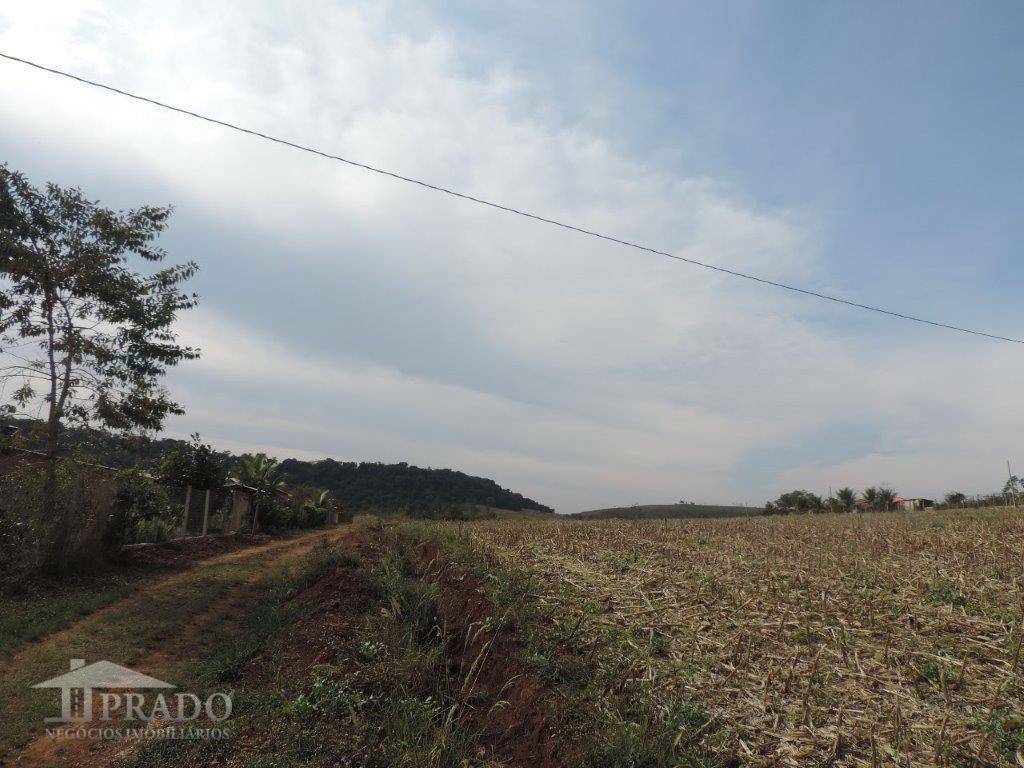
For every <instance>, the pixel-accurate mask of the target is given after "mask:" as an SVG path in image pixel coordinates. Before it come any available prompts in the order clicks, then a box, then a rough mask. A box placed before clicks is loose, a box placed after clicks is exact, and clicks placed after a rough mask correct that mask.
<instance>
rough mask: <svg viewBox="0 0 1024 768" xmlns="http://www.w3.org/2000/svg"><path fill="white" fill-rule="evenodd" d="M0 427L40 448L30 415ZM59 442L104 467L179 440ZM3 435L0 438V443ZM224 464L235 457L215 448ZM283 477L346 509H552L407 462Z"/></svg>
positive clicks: (305, 465)
mask: <svg viewBox="0 0 1024 768" xmlns="http://www.w3.org/2000/svg"><path fill="white" fill-rule="evenodd" d="M0 426H16V427H19V428H20V429H21V436H20V437H19V442H20V444H21V445H22V447H26V448H36V449H38V448H41V447H42V439H41V435H42V430H41V427H42V423H41V422H38V421H34V420H31V419H7V420H4V419H2V418H0ZM61 433H62V442H63V444H64V446H65V448H68V449H71V450H72V451H73V452H74V453H75V454H77V455H78V456H79V457H80V458H83V459H86V460H88V461H93V462H96V463H97V464H104V465H106V466H108V467H118V468H127V467H139V468H142V469H152V468H154V467H156V466H157V465H158V464H159V463H160V460H161V458H162V457H163V455H164V454H165V453H167V452H168V451H169V450H171V449H172V448H173V447H174V446H175V445H178V444H180V443H182V442H185V441H183V440H175V439H172V438H166V437H165V438H158V439H150V438H138V437H133V438H124V437H119V436H117V435H114V434H111V433H110V432H106V431H103V430H98V429H64V430H62V431H61ZM3 440H4V438H3V437H2V436H0V442H2V441H3ZM213 448H214V450H215V455H216V456H217V457H218V458H219V459H221V460H222V461H224V462H225V463H226V464H227V465H228V467H229V468H230V467H232V466H234V465H235V464H236V463H237V462H238V457H237V456H235V455H233V454H230V453H227V452H224V451H216V448H217V446H216V445H214V446H213ZM281 473H282V477H283V478H284V479H285V480H286V481H287V482H289V483H292V484H296V485H298V484H306V485H312V486H315V487H317V488H323V489H325V490H328V491H331V493H332V494H333V495H334V496H335V498H337V499H338V500H339V501H342V502H344V503H346V504H347V505H348V506H349V508H350V509H353V510H356V511H359V510H361V509H367V508H377V509H380V510H381V511H399V510H416V509H419V510H422V509H423V508H427V507H437V506H443V505H447V504H478V505H482V506H487V507H495V508H497V509H510V510H522V509H528V510H535V511H539V512H552V511H553V510H552V509H551V508H550V507H546V506H544V505H543V504H540V503H538V502H536V501H534V500H533V499H528V498H526V497H525V496H523V495H521V494H518V493H514V492H512V491H510V490H507V489H506V488H502V487H501V486H500V485H498V484H497V483H496V482H494V481H493V480H488V479H487V478H486V477H474V476H472V475H467V474H465V473H464V472H457V471H455V470H452V469H421V468H420V467H413V466H410V465H408V464H406V463H404V462H403V463H401V464H380V463H370V462H364V463H362V464H357V463H355V462H339V461H334V460H333V459H324V460H322V461H316V462H309V461H299V460H297V459H285V460H284V461H282V462H281Z"/></svg>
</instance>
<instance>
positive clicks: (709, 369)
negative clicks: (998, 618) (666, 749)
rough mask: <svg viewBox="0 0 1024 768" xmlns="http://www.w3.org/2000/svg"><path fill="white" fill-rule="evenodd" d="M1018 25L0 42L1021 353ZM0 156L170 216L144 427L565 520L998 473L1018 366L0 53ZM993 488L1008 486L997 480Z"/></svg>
mask: <svg viewBox="0 0 1024 768" xmlns="http://www.w3.org/2000/svg"><path fill="white" fill-rule="evenodd" d="M1022 26H1024V6H1022V5H1020V4H1019V3H1015V2H991V3H985V4H982V5H978V4H973V3H966V2H965V3H957V2H916V3H915V2H907V3H901V4H898V5H892V4H887V3H880V2H877V3H875V2H865V3H842V2H824V3H810V2H806V3H805V2H786V3H771V4H765V3H756V2H749V3H748V2H722V3H678V2H671V3H668V2H666V3H644V4H633V3H620V2H603V3H582V2H566V3H560V4H552V3H542V2H534V1H533V0H526V1H525V2H523V1H520V2H516V3H503V2H494V3H476V2H469V1H468V0H446V2H443V3H442V2H427V3H422V2H420V3H412V2H407V0H394V1H393V2H374V3H338V2H324V1H321V2H308V3H301V4H296V3H284V2H265V1H262V2H261V1H257V2H244V3H243V2H235V3H229V2H223V3H209V4H202V5H201V6H197V5H196V4H194V3H186V2H176V1H175V0H162V1H161V2H123V3H122V2H110V3H102V2H92V1H90V0H63V1H62V2H51V3H45V4H44V3H36V2H22V1H21V0H9V1H8V2H5V3H4V4H3V5H2V6H0V51H3V52H5V53H9V54H11V55H15V56H20V57H23V58H28V59H32V60H35V61H38V62H40V63H42V64H45V65H48V66H53V67H58V68H65V69H68V70H70V71H72V72H74V73H77V74H80V75H82V76H84V77H89V78H93V79H98V80H101V81H103V82H105V83H108V84H110V85H113V86H116V87H120V88H123V89H126V90H130V91H135V92H138V93H140V94H144V95H147V96H150V97H152V98H155V99H160V100H163V101H167V102H170V103H173V104H177V105H180V106H183V107H186V108H188V109H192V110H195V111H199V112H204V113H208V114H210V115H213V116H216V117H219V118H221V119H224V120H228V121H231V122H235V123H238V124H242V125H245V126H249V127H252V128H254V129H257V130H260V131H263V132H266V133H269V134H273V135H276V136H280V137H282V138H286V139H289V140H293V141H296V142H300V143H304V144H308V145H312V146H315V147H318V148H321V149H323V150H325V151H328V152H332V153H337V154H341V155H344V156H346V157H350V158H352V159H355V160H358V161H361V162H364V163H369V164H371V165H375V166H379V167H382V168H386V169H390V170H394V171H396V172H399V173H402V174H404V175H407V176H413V177H416V178H421V179H424V180H427V181H430V182H433V183H436V184H440V185H443V186H447V187H451V188H454V189H458V190H460V191H462V192H465V193H467V194H472V195H476V196H480V197H484V198H487V199H490V200H495V201H499V202H502V203H505V204H507V205H511V206H514V207H517V208H521V209H526V210H529V211H533V212H537V213H540V214H543V215H545V216H548V217H551V218H557V219H561V220H565V221H567V222H570V223H573V224H575V225H578V226H581V227H585V228H589V229H594V230H598V231H601V232H605V233H608V234H611V235H614V236H617V237H621V238H625V239H631V240H636V241H639V242H642V243H644V244H648V245H650V246H652V247H655V248H658V249H661V250H666V251H669V252H671V253H674V254H678V255H680V256H684V257H687V258H694V259H699V260H702V261H705V262H709V263H713V264H716V265H721V266H724V267H728V268H732V269H739V270H744V271H748V272H751V273H754V274H757V275H759V276H762V277H766V278H769V279H773V280H779V281H784V282H790V283H795V284H798V285H800V286H803V287H807V288H810V289H814V290H820V291H825V292H831V293H834V294H838V295H841V296H843V297H846V298H849V299H853V300H856V301H860V302H864V303H868V304H874V305H880V306H885V307H888V308H890V309H893V310H896V311H899V312H905V313H909V314H914V315H919V316H923V317H928V318H933V319H937V320H941V321H944V322H949V323H952V324H956V325H966V326H968V327H973V328H978V329H980V330H985V331H989V332H993V333H998V334H1000V335H1005V336H1011V337H1017V338H1021V337H1024V307H1022V302H1021V285H1022V279H1024V260H1022V259H1021V251H1022V245H1024V217H1022V216H1021V215H1020V208H1021V203H1022V201H1024V143H1022V142H1021V140H1020V137H1021V136H1022V135H1024V48H1022V47H1021V46H1020V45H1019V40H1018V32H1019V30H1020V29H1021V28H1022ZM0 162H7V163H8V165H9V166H10V167H12V168H15V169H18V170H21V171H24V172H25V173H26V174H27V175H28V176H29V177H30V179H32V180H33V181H34V182H35V183H39V184H41V183H43V182H45V181H53V182H56V183H58V184H61V185H64V186H80V187H81V188H82V189H83V190H85V191H86V193H87V194H88V195H89V196H90V197H92V198H95V199H98V200H100V201H102V202H103V203H104V204H105V205H107V206H109V207H113V208H130V207H132V206H135V205H139V204H143V203H150V204H173V205H174V208H175V213H174V216H173V217H172V220H171V224H170V227H169V229H168V231H167V232H166V233H165V235H164V236H163V237H162V238H161V242H162V245H163V246H164V247H165V248H166V249H167V250H168V252H169V254H170V257H169V258H170V259H171V260H173V261H184V260H188V259H195V260H196V261H198V262H199V264H200V267H201V271H200V273H199V275H197V277H195V278H194V279H193V281H191V287H192V288H193V289H194V290H195V291H197V292H198V293H199V294H200V297H201V303H200V306H199V308H197V309H195V310H192V311H190V312H188V313H186V314H185V315H183V316H182V317H181V318H180V321H179V323H178V331H179V333H180V337H181V339H182V340H183V341H184V342H187V343H189V344H193V345H196V346H199V347H201V348H202V350H203V354H202V358H201V359H200V360H198V361H195V362H190V363H185V364H183V365H181V366H180V367H178V368H176V369H174V370H173V371H172V372H171V374H170V375H169V376H168V379H167V385H168V386H169V388H170V389H171V391H172V393H173V394H174V396H175V397H176V398H177V399H178V401H179V402H180V403H181V404H182V405H183V406H184V407H185V409H186V415H184V416H181V417H174V418H172V419H171V420H170V421H169V422H168V424H167V432H168V433H169V434H171V435H173V436H185V435H188V434H190V433H192V432H197V431H198V432H200V433H201V435H202V436H203V438H204V440H207V441H209V442H211V443H213V444H214V445H215V446H216V447H218V448H223V449H229V450H235V451H256V450H264V451H267V452H269V453H271V454H273V455H276V456H278V457H281V458H284V457H287V456H295V457H300V458H307V459H317V458H322V457H325V456H331V457H334V458H336V459H339V460H350V461H386V462H394V461H408V462H409V463H412V464H416V465H420V466H432V467H453V468H457V469H461V470H463V471H465V472H468V473H471V474H477V475H483V476H486V477H491V478H493V479H495V480H496V481H497V482H498V483H500V484H501V485H503V486H505V487H510V488H512V489H513V490H516V491H519V492H521V493H523V494H525V495H527V496H529V497H531V498H535V499H537V500H539V501H541V502H544V503H546V504H549V505H551V506H553V507H555V508H556V509H557V510H558V511H559V512H575V511H579V510H583V509H589V508H594V507H605V506H613V505H622V504H632V503H656V502H671V501H677V500H680V499H687V500H691V501H699V502H708V503H723V504H731V503H748V504H760V503H762V502H764V501H765V500H766V499H769V498H773V497H775V496H777V495H778V494H779V493H781V492H783V491H787V490H790V489H792V488H808V489H810V490H813V491H816V492H819V493H826V492H827V491H828V489H829V488H830V487H831V488H836V487H839V486H842V485H851V486H854V487H857V488H863V487H865V486H867V485H873V484H888V485H890V486H891V487H894V488H896V489H897V490H898V491H899V492H901V493H902V494H903V495H906V496H919V495H923V496H930V497H935V496H940V495H941V494H942V493H944V492H946V491H950V490H961V491H964V492H968V493H979V492H990V491H994V490H998V489H999V488H1001V487H1002V484H1003V482H1004V481H1005V477H1006V461H1007V459H1009V460H1010V461H1011V462H1014V463H1015V464H1016V465H1018V466H1017V467H1015V469H1016V470H1017V471H1018V473H1019V472H1020V470H1021V469H1024V440H1022V437H1021V436H1022V435H1024V409H1022V408H1021V399H1020V391H1021V380H1022V375H1024V347H1022V346H1021V345H1017V344H1009V343H1005V342H995V341H989V340H986V339H981V338H978V337H971V336H966V335H962V334H956V333H953V332H949V331H942V330H938V329H935V328H929V327H925V326H921V325H917V324H912V323H907V322H902V321H897V320H893V319H889V318H884V317H881V316H878V315H871V314H866V313H863V312H859V311H856V310H852V309H849V308H845V307H841V306H837V305H832V304H827V303H824V302H821V301H817V300H813V299H808V298H806V297H800V296H798V295H795V294H789V293H785V292H782V291H779V290H777V289H772V288H769V287H766V286H762V285H757V284H754V283H748V282H746V281H742V280H737V279H735V278H730V277H728V276H726V275H722V274H717V273H714V272H709V271H706V270H701V269H699V268H696V267H693V266H690V265H687V264H685V263H682V262H679V261H675V260H670V259H666V258H664V257H660V256H656V255H652V254H645V253H642V252H638V251H635V250H631V249H627V248H624V247H622V246H618V245H614V244H611V243H606V242H601V241H598V240H594V239H591V238H587V237H584V236H581V235H578V234H575V233H572V232H567V231H564V230H559V229H556V228H552V227H549V226H547V225H543V224H540V223H537V222H533V221H528V220H525V219H522V218H519V217H515V216H511V215H509V214H506V213H502V212H500V211H495V210H490V209H486V208H483V207H480V206H476V205H473V204H470V203H467V202H465V201H461V200H457V199H454V198H450V197H447V196H444V195H440V194H437V193H433V192H430V191H428V190H424V189H421V188H417V187H413V186H409V185H405V184H402V183H399V182H396V181H394V180H390V179H387V178H384V177H381V176H377V175H374V174H370V173H367V172H365V171H362V170H359V169H356V168H352V167H348V166H344V165H342V164H339V163H336V162H331V161H327V160H324V159H321V158H317V157H314V156H311V155H306V154H303V153H299V152H296V151H294V150H290V149H287V148H284V147H280V146H275V145H272V144H269V143H266V142H262V141H259V140H256V139H254V138H251V137H247V136H243V135H240V134H237V133H234V132H230V131H227V130H224V129H222V128H218V127H216V126H212V125H208V124H204V123H201V122H198V121H195V120H192V119H189V118H186V117H182V116H178V115H174V114H171V113H167V112H164V111H160V110H156V109H153V108H151V107H147V106H144V105H142V104H139V103H135V102H131V101H128V100H126V99H123V98H120V97H116V96H113V95H109V94H105V93H102V92H99V91H97V90H95V89H91V88H87V87H85V86H82V85H79V84H76V83H73V82H70V81H66V80H61V79H58V78H55V77H53V76H52V75H47V74H45V73H41V72H38V71H33V70H30V69H28V68H26V67H24V66H22V65H17V64H14V63H10V62H7V61H0ZM1018 467H1019V469H1018Z"/></svg>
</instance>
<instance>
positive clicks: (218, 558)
mask: <svg viewBox="0 0 1024 768" xmlns="http://www.w3.org/2000/svg"><path fill="white" fill-rule="evenodd" d="M323 535H324V532H323V531H315V532H311V533H308V534H300V535H299V536H296V537H294V538H289V539H285V540H283V541H279V542H274V543H272V544H256V545H253V546H252V547H246V548H244V549H236V550H232V551H230V552H226V553H224V554H220V555H214V556H213V557H208V558H205V559H203V560H196V561H194V562H193V563H190V564H189V565H188V567H186V568H185V569H184V570H181V571H176V572H175V573H172V574H170V575H169V576H166V577H164V578H162V579H160V580H159V581H156V582H154V583H152V584H148V585H146V586H143V587H139V588H138V589H136V590H134V591H133V592H131V594H128V595H125V596H124V597H122V598H119V599H117V600H115V601H114V602H112V603H109V604H107V605H105V606H103V607H102V608H99V609H98V610H95V611H93V612H92V613H89V614H86V615H84V616H79V617H78V618H76V619H75V620H74V621H73V622H71V623H70V624H68V625H67V626H65V627H62V628H60V629H58V630H57V631H56V632H51V633H49V634H47V635H43V636H42V637H39V638H37V639H35V640H33V641H32V642H31V643H28V644H26V645H23V646H22V647H21V648H19V649H18V650H17V651H15V652H14V654H13V655H11V656H10V657H8V658H7V659H6V660H4V661H2V662H0V674H3V673H4V672H5V671H6V670H8V669H13V668H15V667H17V666H18V663H19V661H22V660H24V658H25V657H26V656H28V655H29V654H31V653H35V652H36V651H37V650H38V649H39V647H40V646H43V645H49V644H53V643H59V642H61V640H64V639H66V638H68V637H70V636H72V635H74V634H75V632H77V631H78V629H80V628H81V626H82V625H83V624H86V623H89V622H93V621H97V620H102V618H103V617H104V616H108V615H110V614H113V613H117V612H119V611H121V610H123V609H124V608H126V607H128V606H130V605H133V604H136V603H139V602H141V601H142V600H145V599H146V598H147V597H149V596H151V595H154V594H156V593H158V592H160V591H162V590H165V589H167V588H168V587H171V586H174V585H176V584H180V583H181V582H183V581H185V580H187V579H189V578H191V577H192V576H193V575H194V574H195V572H196V571H197V570H199V569H200V568H205V567H208V566H211V565H218V564H221V563H229V562H236V561H238V560H244V559H246V558H249V557H256V556H258V555H261V554H262V555H273V554H275V553H278V552H280V551H281V550H287V549H290V548H292V547H296V546H299V545H300V544H302V543H303V542H306V541H309V540H310V539H315V538H316V536H323ZM0 765H3V764H2V763H0Z"/></svg>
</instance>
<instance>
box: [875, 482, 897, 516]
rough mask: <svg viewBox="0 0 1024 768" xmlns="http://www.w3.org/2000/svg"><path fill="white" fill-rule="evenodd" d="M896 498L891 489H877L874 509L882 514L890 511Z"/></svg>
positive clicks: (894, 492)
mask: <svg viewBox="0 0 1024 768" xmlns="http://www.w3.org/2000/svg"><path fill="white" fill-rule="evenodd" d="M896 496H897V494H896V491H894V490H893V489H892V488H884V487H883V488H879V489H878V500H877V502H876V505H877V506H876V508H877V509H879V510H881V511H883V512H888V511H890V510H891V509H892V508H893V507H894V506H895V505H896Z"/></svg>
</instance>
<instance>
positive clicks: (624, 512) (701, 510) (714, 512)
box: [572, 504, 761, 520]
mask: <svg viewBox="0 0 1024 768" xmlns="http://www.w3.org/2000/svg"><path fill="white" fill-rule="evenodd" d="M760 514H761V507H729V506H719V505H715V504H638V505H636V506H632V507H609V508H607V509H591V510H588V511H586V512H577V513H576V514H574V515H572V517H579V518H584V519H587V520H611V519H618V520H657V519H661V518H665V517H678V518H697V519H704V518H711V517H748V516H750V515H760Z"/></svg>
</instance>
